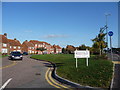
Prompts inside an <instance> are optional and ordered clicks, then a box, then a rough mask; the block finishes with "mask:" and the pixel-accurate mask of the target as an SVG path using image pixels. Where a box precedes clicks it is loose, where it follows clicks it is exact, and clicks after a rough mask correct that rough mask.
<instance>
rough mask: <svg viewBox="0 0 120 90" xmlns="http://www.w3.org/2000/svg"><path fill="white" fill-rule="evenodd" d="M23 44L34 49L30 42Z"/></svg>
mask: <svg viewBox="0 0 120 90" xmlns="http://www.w3.org/2000/svg"><path fill="white" fill-rule="evenodd" d="M23 44H25V45H26V46H27V47H34V45H33V44H32V42H28V41H24V42H23ZM23 44H22V45H23Z"/></svg>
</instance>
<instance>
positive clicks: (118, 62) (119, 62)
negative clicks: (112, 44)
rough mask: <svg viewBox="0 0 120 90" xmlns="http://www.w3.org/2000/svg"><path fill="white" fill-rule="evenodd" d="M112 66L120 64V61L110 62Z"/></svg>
mask: <svg viewBox="0 0 120 90" xmlns="http://www.w3.org/2000/svg"><path fill="white" fill-rule="evenodd" d="M112 62H113V63H114V64H120V61H112Z"/></svg>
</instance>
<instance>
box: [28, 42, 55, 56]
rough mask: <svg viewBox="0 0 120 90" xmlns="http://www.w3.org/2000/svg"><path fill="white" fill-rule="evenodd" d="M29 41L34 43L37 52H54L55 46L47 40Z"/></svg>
mask: <svg viewBox="0 0 120 90" xmlns="http://www.w3.org/2000/svg"><path fill="white" fill-rule="evenodd" d="M29 42H31V43H33V45H34V48H35V53H36V54H51V53H54V48H53V47H52V45H50V44H49V43H47V42H43V41H37V40H30V41H29ZM38 48H44V49H45V50H43V51H40V50H37V49H38Z"/></svg>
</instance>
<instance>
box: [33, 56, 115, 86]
mask: <svg viewBox="0 0 120 90" xmlns="http://www.w3.org/2000/svg"><path fill="white" fill-rule="evenodd" d="M32 58H36V59H41V60H47V61H51V62H53V63H56V65H57V74H58V75H59V76H61V77H63V78H66V79H68V80H70V81H73V82H76V83H79V84H81V85H85V86H86V85H89V86H92V87H101V88H108V87H109V85H110V81H111V79H112V72H113V70H112V67H113V64H112V62H111V61H108V60H100V59H99V60H95V59H94V56H92V57H91V58H90V59H89V66H88V67H87V66H86V59H78V68H77V69H76V67H75V58H74V56H73V55H71V54H48V55H33V56H32Z"/></svg>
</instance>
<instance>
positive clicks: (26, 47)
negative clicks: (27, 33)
mask: <svg viewBox="0 0 120 90" xmlns="http://www.w3.org/2000/svg"><path fill="white" fill-rule="evenodd" d="M22 52H28V53H29V54H34V53H35V47H34V44H33V43H31V42H28V41H27V40H26V41H24V42H23V43H22Z"/></svg>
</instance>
